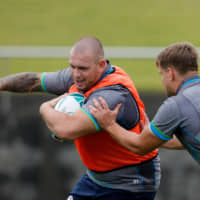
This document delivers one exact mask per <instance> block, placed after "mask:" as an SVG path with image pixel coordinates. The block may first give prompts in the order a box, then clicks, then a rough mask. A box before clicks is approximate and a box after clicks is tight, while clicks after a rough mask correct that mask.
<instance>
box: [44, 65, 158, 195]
mask: <svg viewBox="0 0 200 200" xmlns="http://www.w3.org/2000/svg"><path fill="white" fill-rule="evenodd" d="M113 70H114V68H113V67H112V66H111V65H109V64H108V66H107V69H106V70H105V73H104V74H103V75H102V77H101V78H103V77H105V76H106V75H107V74H109V73H112V72H113ZM41 82H42V86H43V89H44V90H45V91H47V92H49V93H53V94H57V95H61V94H63V93H65V92H67V91H68V90H69V88H70V87H71V85H72V84H73V80H72V77H71V74H70V70H69V68H67V69H63V70H61V71H58V72H50V73H45V74H43V76H42V79H41ZM100 96H101V97H103V98H104V99H105V100H106V102H107V103H108V106H109V108H110V109H113V108H115V106H116V105H117V104H119V103H122V106H121V108H120V112H119V113H118V116H117V122H118V123H119V124H120V125H121V126H123V127H124V128H126V129H131V128H133V127H135V125H136V124H137V123H138V121H139V119H140V113H139V110H138V105H137V103H136V100H135V99H134V97H133V95H132V94H131V92H130V91H129V90H128V89H127V88H125V87H124V86H123V85H112V86H108V87H104V88H100V89H97V90H95V91H94V92H92V93H91V94H90V96H89V97H88V98H87V101H86V102H85V104H83V106H82V109H83V110H84V111H85V112H86V114H88V115H90V116H89V117H90V119H91V118H92V119H91V120H92V122H93V123H94V121H95V123H96V120H95V119H94V118H93V117H92V115H91V114H90V113H89V112H90V111H89V105H91V104H93V102H92V99H93V98H96V99H97V98H98V97H100ZM102 153H106V152H102ZM147 169H148V170H147ZM87 174H88V176H89V177H90V178H91V179H92V180H93V181H94V182H96V183H97V184H99V185H103V186H104V187H106V186H105V185H110V187H111V188H115V189H122V190H124V189H125V190H128V191H132V192H152V191H156V190H157V189H158V186H159V183H160V161H159V156H158V155H157V156H156V157H154V158H153V159H150V160H148V161H146V162H143V163H141V164H138V165H131V166H128V167H127V166H125V167H122V168H120V169H115V170H112V171H109V172H104V173H97V172H94V171H91V170H88V171H87ZM130 174H131V175H130Z"/></svg>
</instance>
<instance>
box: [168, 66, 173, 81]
mask: <svg viewBox="0 0 200 200" xmlns="http://www.w3.org/2000/svg"><path fill="white" fill-rule="evenodd" d="M167 70H168V76H169V77H168V78H169V80H170V81H173V80H174V79H175V69H174V68H173V67H168V68H167Z"/></svg>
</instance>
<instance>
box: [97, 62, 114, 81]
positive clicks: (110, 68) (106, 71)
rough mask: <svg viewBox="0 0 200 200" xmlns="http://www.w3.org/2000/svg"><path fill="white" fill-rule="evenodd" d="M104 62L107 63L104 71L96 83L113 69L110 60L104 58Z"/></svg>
mask: <svg viewBox="0 0 200 200" xmlns="http://www.w3.org/2000/svg"><path fill="white" fill-rule="evenodd" d="M106 63H107V67H106V69H105V71H104V73H103V74H102V76H101V77H100V79H99V80H98V81H97V82H96V84H97V83H98V82H99V81H101V80H102V79H103V78H105V77H106V76H107V75H109V74H111V73H112V72H113V71H114V67H112V66H111V64H110V61H109V60H106Z"/></svg>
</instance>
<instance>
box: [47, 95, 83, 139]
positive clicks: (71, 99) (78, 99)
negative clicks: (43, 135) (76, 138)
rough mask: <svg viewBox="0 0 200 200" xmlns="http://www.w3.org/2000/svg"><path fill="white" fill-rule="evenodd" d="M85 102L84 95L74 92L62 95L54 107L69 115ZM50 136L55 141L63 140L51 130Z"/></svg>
mask: <svg viewBox="0 0 200 200" xmlns="http://www.w3.org/2000/svg"><path fill="white" fill-rule="evenodd" d="M84 102H85V96H84V95H82V94H80V93H78V92H75V93H71V94H68V95H66V96H64V97H63V98H62V99H60V100H59V101H58V103H57V104H56V106H55V107H54V109H55V110H57V111H59V112H64V113H67V114H69V115H72V114H73V113H74V112H76V110H78V109H79V108H81V107H82V105H83V104H84ZM51 137H52V138H53V139H54V140H55V141H57V142H64V140H63V139H61V138H59V137H57V136H56V135H54V134H53V133H52V132H51Z"/></svg>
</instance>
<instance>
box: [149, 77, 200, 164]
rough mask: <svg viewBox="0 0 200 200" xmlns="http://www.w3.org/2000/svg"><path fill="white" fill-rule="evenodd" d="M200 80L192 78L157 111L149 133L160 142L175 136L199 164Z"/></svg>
mask: <svg viewBox="0 0 200 200" xmlns="http://www.w3.org/2000/svg"><path fill="white" fill-rule="evenodd" d="M199 91H200V78H199V77H198V76H192V77H189V78H188V79H186V80H185V81H184V82H183V84H182V85H181V86H180V88H179V90H178V93H177V95H176V96H173V97H170V98H168V99H167V100H165V101H164V103H163V104H162V105H161V106H160V108H159V109H158V112H157V113H156V115H155V117H154V119H153V120H152V122H151V123H150V128H151V131H152V132H153V133H154V134H155V135H156V136H157V137H159V138H160V139H162V140H166V141H167V140H170V139H172V137H173V134H175V135H176V136H177V137H178V138H179V140H180V141H181V143H182V144H183V145H184V147H185V148H186V149H187V150H188V152H189V153H190V154H191V155H192V157H193V158H194V159H195V160H196V161H197V162H198V163H200V92H199Z"/></svg>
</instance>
